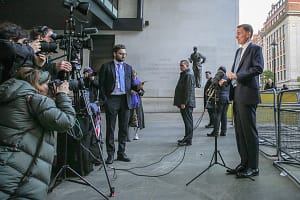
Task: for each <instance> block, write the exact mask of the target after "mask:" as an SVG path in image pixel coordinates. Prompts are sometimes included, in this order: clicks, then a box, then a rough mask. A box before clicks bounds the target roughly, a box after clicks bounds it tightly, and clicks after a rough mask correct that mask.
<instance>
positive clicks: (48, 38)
mask: <svg viewBox="0 0 300 200" xmlns="http://www.w3.org/2000/svg"><path fill="white" fill-rule="evenodd" d="M52 34H53V30H51V29H49V30H48V32H47V33H46V35H45V36H42V35H41V36H40V38H39V40H40V41H44V42H53V39H52V38H51V35H52Z"/></svg>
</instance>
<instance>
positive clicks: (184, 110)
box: [174, 60, 196, 146]
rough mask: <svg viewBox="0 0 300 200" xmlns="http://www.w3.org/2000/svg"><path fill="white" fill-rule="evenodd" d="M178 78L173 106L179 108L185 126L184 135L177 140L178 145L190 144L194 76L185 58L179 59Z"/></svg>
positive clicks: (193, 104)
mask: <svg viewBox="0 0 300 200" xmlns="http://www.w3.org/2000/svg"><path fill="white" fill-rule="evenodd" d="M179 65H180V71H181V73H180V78H179V80H178V82H177V86H176V89H175V95H174V106H177V107H178V108H179V109H180V113H181V116H182V119H183V122H184V126H185V135H184V138H183V139H182V140H178V146H189V145H192V139H193V109H194V108H195V107H196V100H195V78H194V74H193V72H192V70H191V69H190V68H189V62H188V61H187V60H181V61H180V64H179Z"/></svg>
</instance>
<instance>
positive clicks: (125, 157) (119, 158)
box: [117, 155, 131, 162]
mask: <svg viewBox="0 0 300 200" xmlns="http://www.w3.org/2000/svg"><path fill="white" fill-rule="evenodd" d="M117 160H119V161H123V162H130V161H131V160H130V158H128V157H127V156H126V155H122V156H120V155H118V157H117Z"/></svg>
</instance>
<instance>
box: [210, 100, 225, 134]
mask: <svg viewBox="0 0 300 200" xmlns="http://www.w3.org/2000/svg"><path fill="white" fill-rule="evenodd" d="M216 106H217V107H216V109H215V112H216V114H215V122H214V131H213V132H214V133H215V134H218V133H219V129H220V124H221V133H226V131H227V110H228V103H217V105H216Z"/></svg>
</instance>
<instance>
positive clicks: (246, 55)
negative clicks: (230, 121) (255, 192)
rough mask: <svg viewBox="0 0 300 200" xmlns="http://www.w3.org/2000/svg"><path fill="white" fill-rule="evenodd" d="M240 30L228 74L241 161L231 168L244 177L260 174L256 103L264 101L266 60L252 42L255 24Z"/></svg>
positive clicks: (232, 172) (239, 176)
mask: <svg viewBox="0 0 300 200" xmlns="http://www.w3.org/2000/svg"><path fill="white" fill-rule="evenodd" d="M236 33H237V35H236V39H237V41H238V43H239V44H240V45H241V47H240V48H239V49H238V50H237V51H236V54H235V61H234V63H233V66H232V70H231V72H230V73H228V74H227V77H228V78H229V79H230V80H231V81H230V82H231V86H232V88H231V93H230V97H231V99H232V100H233V114H234V120H235V133H236V140H237V148H238V152H239V154H240V157H241V163H240V164H239V165H238V166H237V167H236V168H235V169H233V170H228V171H227V172H228V173H229V174H236V175H237V177H238V178H244V177H251V176H257V175H258V174H259V170H258V153H259V146H258V132H257V128H256V107H257V104H258V103H259V102H260V94H259V74H261V73H262V72H263V68H264V60H263V55H262V48H261V47H260V46H257V45H255V44H253V43H251V37H252V34H253V28H252V26H251V25H249V24H242V25H239V26H237V32H236Z"/></svg>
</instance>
